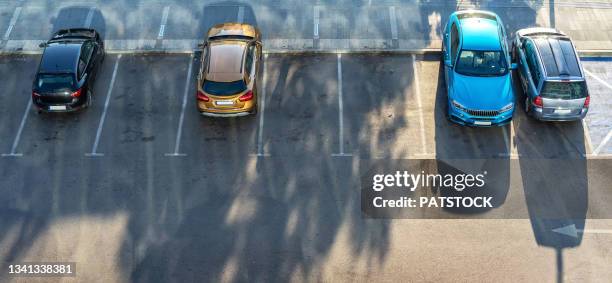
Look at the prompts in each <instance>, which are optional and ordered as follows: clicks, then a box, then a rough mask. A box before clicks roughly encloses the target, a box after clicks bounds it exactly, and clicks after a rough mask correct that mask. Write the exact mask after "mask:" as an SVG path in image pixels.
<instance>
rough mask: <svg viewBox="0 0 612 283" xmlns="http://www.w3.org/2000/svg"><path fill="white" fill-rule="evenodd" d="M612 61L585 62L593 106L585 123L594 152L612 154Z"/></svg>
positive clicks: (591, 105)
mask: <svg viewBox="0 0 612 283" xmlns="http://www.w3.org/2000/svg"><path fill="white" fill-rule="evenodd" d="M611 66H612V60H610V59H600V60H586V61H585V60H584V59H583V68H584V69H585V72H586V73H587V82H588V87H589V94H590V95H591V104H590V108H589V114H588V115H587V117H586V119H585V122H586V125H588V128H589V133H590V136H591V142H592V144H593V151H596V153H597V154H612V141H611V140H610V139H611V136H612V113H611V112H610V109H612V83H610V82H612V67H611Z"/></svg>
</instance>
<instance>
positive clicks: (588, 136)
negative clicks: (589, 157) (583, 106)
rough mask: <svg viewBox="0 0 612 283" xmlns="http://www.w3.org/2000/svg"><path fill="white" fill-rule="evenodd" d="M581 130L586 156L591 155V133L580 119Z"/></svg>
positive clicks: (584, 121) (585, 123)
mask: <svg viewBox="0 0 612 283" xmlns="http://www.w3.org/2000/svg"><path fill="white" fill-rule="evenodd" d="M582 129H583V131H584V140H585V141H586V147H587V148H586V152H587V154H588V153H589V152H590V153H593V141H592V140H591V131H590V130H589V125H587V122H586V120H585V119H582Z"/></svg>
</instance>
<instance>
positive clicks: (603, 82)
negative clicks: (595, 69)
mask: <svg viewBox="0 0 612 283" xmlns="http://www.w3.org/2000/svg"><path fill="white" fill-rule="evenodd" d="M584 72H585V73H587V75H589V76H591V77H593V78H594V79H595V80H597V81H598V82H600V83H601V84H603V85H605V86H606V87H607V88H609V89H612V85H610V84H608V83H607V82H606V81H604V80H602V79H601V78H599V77H598V76H596V75H595V74H593V73H591V72H589V71H588V70H586V69H584Z"/></svg>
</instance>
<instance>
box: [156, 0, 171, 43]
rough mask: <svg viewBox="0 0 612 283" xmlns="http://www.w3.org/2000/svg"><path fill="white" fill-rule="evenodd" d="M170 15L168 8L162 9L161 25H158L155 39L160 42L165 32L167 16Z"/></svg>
mask: <svg viewBox="0 0 612 283" xmlns="http://www.w3.org/2000/svg"><path fill="white" fill-rule="evenodd" d="M169 13H170V6H166V7H164V12H163V14H162V20H161V24H160V25H159V33H158V34H157V39H158V40H161V39H163V38H164V33H165V32H166V24H167V23H168V14H169Z"/></svg>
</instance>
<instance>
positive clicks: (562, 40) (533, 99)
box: [512, 28, 590, 121]
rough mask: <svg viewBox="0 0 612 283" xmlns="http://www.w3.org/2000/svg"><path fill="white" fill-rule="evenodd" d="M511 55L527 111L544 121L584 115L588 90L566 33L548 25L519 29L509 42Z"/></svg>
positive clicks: (580, 66)
mask: <svg viewBox="0 0 612 283" xmlns="http://www.w3.org/2000/svg"><path fill="white" fill-rule="evenodd" d="M512 54H513V61H514V62H517V63H518V72H519V77H520V80H521V86H522V88H523V92H524V93H525V96H526V97H525V111H527V113H528V114H530V115H531V116H533V117H535V118H536V119H539V120H547V121H573V120H580V119H583V118H584V117H585V116H586V114H587V111H588V109H589V102H590V98H589V92H588V89H587V84H586V80H585V77H584V72H583V70H582V65H581V64H580V58H579V57H578V53H577V52H576V49H575V47H574V44H573V43H572V41H571V39H570V38H569V37H568V36H567V35H565V34H564V33H562V32H560V31H557V30H555V29H550V28H528V29H521V30H519V31H517V32H516V38H515V40H514V41H513V43H512Z"/></svg>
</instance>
